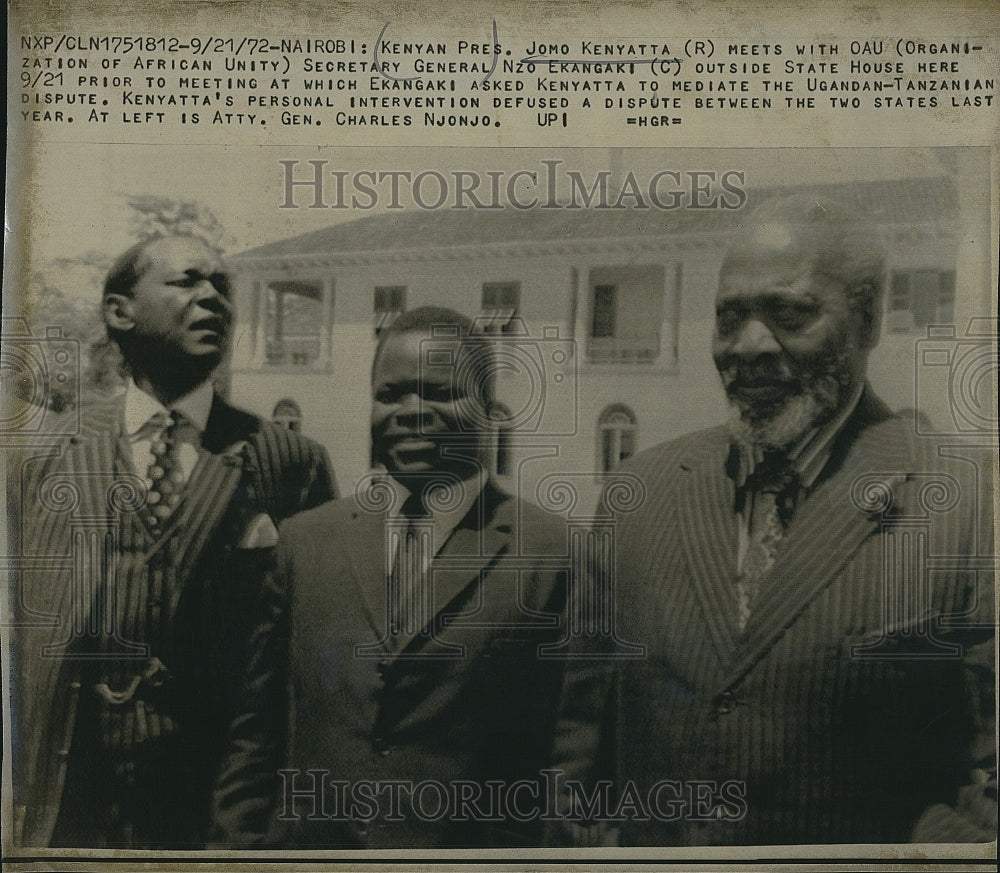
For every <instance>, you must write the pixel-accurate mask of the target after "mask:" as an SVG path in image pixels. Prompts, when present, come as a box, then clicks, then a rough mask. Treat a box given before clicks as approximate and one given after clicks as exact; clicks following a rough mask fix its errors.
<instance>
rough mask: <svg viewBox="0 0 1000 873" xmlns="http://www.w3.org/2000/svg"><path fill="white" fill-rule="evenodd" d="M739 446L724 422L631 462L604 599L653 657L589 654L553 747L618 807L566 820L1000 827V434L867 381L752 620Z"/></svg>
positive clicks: (743, 832) (567, 693) (636, 824)
mask: <svg viewBox="0 0 1000 873" xmlns="http://www.w3.org/2000/svg"><path fill="white" fill-rule="evenodd" d="M954 442H955V443H958V442H960V441H959V440H955V441H954ZM728 451H729V444H728V439H727V435H726V431H725V429H724V428H715V429H711V430H707V431H703V432H700V433H695V434H692V435H689V436H686V437H683V438H681V439H678V440H676V441H674V442H671V443H668V444H664V445H661V446H659V447H656V448H654V449H651V450H650V451H647V452H645V453H642V454H640V455H638V456H637V457H636V458H634V459H632V461H630V462H629V463H628V464H627V465H625V466H624V469H626V470H628V471H630V472H632V473H635V474H637V475H638V476H639V477H640V478H641V479H642V481H643V483H644V485H645V491H646V500H645V504H644V505H643V506H642V507H641V508H640V509H639V510H638V511H636V512H635V513H634V514H631V515H621V516H620V517H618V518H617V519H616V529H615V533H616V543H615V549H616V553H617V559H616V561H617V563H616V567H615V568H614V569H613V572H612V573H611V574H610V580H611V581H610V583H609V584H610V586H611V587H612V588H613V590H612V591H611V592H610V595H611V596H612V597H614V600H615V604H616V607H617V614H616V631H617V634H618V638H619V639H620V640H625V641H628V642H630V643H635V644H638V645H642V646H644V647H645V654H644V657H641V658H635V659H627V660H620V661H618V662H616V663H613V662H610V661H607V660H604V661H602V660H600V659H596V658H595V659H591V660H581V661H576V662H573V666H572V669H571V670H570V672H569V676H568V680H567V684H566V688H565V690H564V696H563V704H562V714H561V717H560V725H559V729H558V740H557V748H556V754H555V766H556V767H560V768H562V769H563V770H565V771H566V773H567V776H568V777H569V778H571V779H573V778H575V779H577V780H579V782H580V785H581V786H582V788H583V789H586V791H591V792H593V790H594V789H595V787H597V786H599V785H600V780H601V779H606V780H610V781H611V783H612V789H611V794H612V796H613V797H614V796H617V797H618V798H619V799H621V798H624V805H623V806H622V805H621V803H620V800H619V801H616V800H612V801H610V802H609V803H608V804H607V805H606V806H607V809H606V810H601V809H600V808H599V807H595V808H594V809H591V810H590V821H591V825H590V827H586V824H587V823H586V822H584V823H583V824H584V826H583V827H579V826H575V825H571V826H569V827H568V828H564V829H562V831H561V838H562V839H565V838H566V834H567V832H568V833H569V834H570V835H571V836H572V838H573V839H575V840H577V841H582V842H586V841H591V844H593V843H594V842H598V841H600V842H607V841H608V840H611V839H614V838H615V835H616V834H617V839H619V840H620V841H621V842H622V843H623V844H626V845H710V844H715V845H733V844H758V845H766V844H783V843H799V844H801V843H856V842H857V843H861V842H905V841H908V840H910V839H917V840H956V841H972V840H984V839H993V838H995V836H996V801H995V798H996V781H995V779H996V777H995V774H996V770H995V766H996V765H995V741H996V740H995V727H994V725H993V724H992V720H993V712H994V702H993V699H994V691H993V689H994V681H995V680H994V675H995V655H994V646H993V621H994V618H993V616H994V606H993V573H992V568H993V561H994V559H993V540H992V505H993V500H992V494H991V488H992V472H991V469H992V467H991V465H992V456H991V451H992V450H991V449H989V448H986V449H985V450H984V449H983V448H974V447H970V446H965V447H962V446H957V445H956V446H943V445H937V444H931V443H929V442H928V441H926V440H922V439H920V438H918V437H916V436H915V434H914V433H913V426H912V418H904V417H901V416H900V417H897V416H893V415H892V414H891V413H890V412H889V410H888V409H887V408H886V407H885V406H884V405H883V404H882V403H881V402H880V401H879V400H878V399H877V398H875V397H874V396H873V395H872V393H871V391H870V389H866V391H865V393H864V394H863V396H862V399H861V401H860V403H859V405H858V408H857V410H856V411H855V413H854V414H853V415H852V417H851V419H849V421H848V422H847V424H846V426H845V427H844V429H843V430H842V431H841V432H840V434H839V435H838V437H837V438H836V440H835V445H834V449H833V455H832V456H831V459H830V462H829V464H828V465H827V467H826V469H825V470H824V472H823V474H822V475H821V477H820V479H819V480H818V481H817V483H816V484H815V486H814V489H813V491H812V492H811V493H810V494H809V495H808V496H807V497H806V498H805V500H804V501H802V502H800V505H799V506H798V507H797V509H796V511H795V514H794V515H793V517H792V519H791V521H790V524H789V528H788V530H787V532H786V536H785V539H784V541H783V544H782V548H781V551H780V553H779V555H778V558H777V561H776V563H775V565H774V567H773V569H772V570H771V572H770V573H769V575H768V576H767V578H766V579H765V581H764V583H763V586H762V591H761V594H760V596H759V598H758V602H757V603H756V604H755V607H754V609H753V613H752V616H751V618H750V620H749V623H748V625H747V627H746V629H745V631H744V633H742V634H740V633H739V632H738V630H737V610H736V593H735V588H734V580H735V578H736V575H737V568H736V562H737V542H738V529H737V517H736V514H735V486H734V483H733V481H732V480H731V479H730V478H729V477H728V476H727V474H726V471H725V467H726V458H727V454H728ZM604 593H605V594H607V593H609V592H607V591H606V590H605V592H604ZM597 648H600V646H598V647H597ZM580 654H587V653H586V652H581V653H580ZM590 654H595V653H594V652H590ZM991 775H992V781H991ZM577 796H578V797H580V798H583V799H585V800H591V799H593V795H592V794H587V793H586V792H584V793H582V794H581V793H580V792H579V791H578V792H577ZM619 806H620V807H621V808H618V807H619ZM595 810H596V811H595ZM578 811H579V808H578ZM603 813H607V814H606V815H603ZM615 813H619V814H618V815H617V816H616V815H615ZM602 815H603V818H604V821H603V824H596V825H595V824H593V822H595V821H597V820H598V819H601V818H602ZM609 819H616V820H613V821H609Z"/></svg>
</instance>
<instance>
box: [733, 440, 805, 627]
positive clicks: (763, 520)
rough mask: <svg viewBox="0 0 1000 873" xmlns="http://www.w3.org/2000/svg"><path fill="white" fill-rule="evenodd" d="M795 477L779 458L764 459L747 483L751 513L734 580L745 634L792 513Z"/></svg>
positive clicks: (738, 618)
mask: <svg viewBox="0 0 1000 873" xmlns="http://www.w3.org/2000/svg"><path fill="white" fill-rule="evenodd" d="M797 482H798V476H797V474H796V473H795V472H794V471H793V470H792V469H790V468H789V467H788V465H787V463H786V462H784V460H783V459H781V458H780V457H774V456H772V457H770V458H766V459H765V461H764V462H763V463H762V464H761V465H760V467H759V468H758V469H757V470H755V471H754V474H753V475H752V476H751V477H750V478H749V479H748V481H747V489H748V490H747V496H746V503H745V508H744V512H749V513H750V524H749V526H748V534H749V536H748V540H749V542H748V543H747V551H746V555H745V556H744V559H743V568H742V572H741V573H740V575H739V576H738V577H737V579H736V605H737V626H738V628H739V631H740V633H743V631H744V630H746V626H747V622H749V620H750V615H751V613H752V612H753V605H754V603H755V601H756V600H757V598H758V597H759V596H760V588H761V581H762V580H763V579H764V577H765V576H767V574H768V573H770V572H771V568H772V567H773V566H774V561H775V558H776V557H777V554H778V547H779V546H780V544H781V539H782V537H784V535H785V524H786V523H787V521H788V519H789V517H790V515H791V510H792V505H793V498H794V486H795V484H796V483H797Z"/></svg>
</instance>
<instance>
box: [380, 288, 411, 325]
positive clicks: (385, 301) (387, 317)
mask: <svg viewBox="0 0 1000 873" xmlns="http://www.w3.org/2000/svg"><path fill="white" fill-rule="evenodd" d="M403 312H406V286H405V285H381V286H378V287H377V288H376V289H375V336H378V335H379V334H380V333H382V331H383V330H385V329H386V328H387V327H388V326H389V325H390V324H392V323H393V321H395V320H396V319H397V318H398V317H399V315H400V314H401V313H403Z"/></svg>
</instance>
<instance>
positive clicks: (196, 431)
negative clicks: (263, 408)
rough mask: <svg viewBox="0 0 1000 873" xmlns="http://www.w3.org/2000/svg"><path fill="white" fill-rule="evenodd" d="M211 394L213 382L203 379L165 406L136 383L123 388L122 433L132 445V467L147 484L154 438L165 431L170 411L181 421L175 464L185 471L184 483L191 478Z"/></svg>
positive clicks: (178, 430)
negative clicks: (123, 426)
mask: <svg viewBox="0 0 1000 873" xmlns="http://www.w3.org/2000/svg"><path fill="white" fill-rule="evenodd" d="M213 396H214V391H213V388H212V383H211V382H210V381H206V382H202V383H201V384H200V385H198V386H197V387H196V388H194V389H193V390H191V391H189V392H188V393H187V394H184V395H183V396H181V397H179V398H178V399H177V400H175V401H174V402H173V403H172V404H170V407H169V408H168V407H166V406H164V405H163V404H162V403H160V401H159V400H157V399H156V398H155V397H152V396H151V395H149V394H147V393H146V392H145V391H143V390H142V389H141V388H139V387H138V386H137V385H136V384H135V382H132V381H130V382H129V384H128V387H127V388H126V389H125V434H126V436H127V437H128V441H129V445H130V446H131V447H132V465H133V468H134V469H135V472H136V473H137V474H138V475H140V476H142V478H143V479H144V480H145V482H146V487H150V486H151V485H152V481H151V480H150V479H149V477H148V476H147V471H148V470H149V467H150V465H151V464H152V463H153V452H152V445H153V440H154V439H156V438H157V437H159V436H160V434H162V433H163V431H164V430H166V427H167V425H168V424H169V416H170V413H171V412H172V411H176V412H178V413H180V421H179V423H178V426H177V428H176V430H175V438H176V440H177V442H178V454H179V458H178V467H179V469H180V470H181V472H182V473H183V474H184V481H185V482H186V481H187V480H188V479H189V478H190V476H191V473H192V472H193V471H194V467H195V464H197V463H198V450H199V449H200V448H201V436H202V434H203V433H204V432H205V425H206V424H207V423H208V416H209V413H210V412H211V411H212V398H213Z"/></svg>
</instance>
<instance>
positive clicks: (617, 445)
mask: <svg viewBox="0 0 1000 873" xmlns="http://www.w3.org/2000/svg"><path fill="white" fill-rule="evenodd" d="M637 434H638V424H637V422H636V418H635V413H634V412H632V410H631V409H629V408H628V407H627V406H623V405H622V404H620V403H616V404H614V405H612V406H609V407H607V408H606V409H605V410H604V411H603V412H602V413H601V417H600V418H599V419H598V421H597V454H598V469H599V470H600V471H601V472H602V473H608V472H610V471H611V470H614V469H616V468H617V467H618V465H619V464H620V463H621V462H622V461H624V460H625V459H626V458H631V457H632V455H634V454H635V449H636V437H637Z"/></svg>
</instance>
